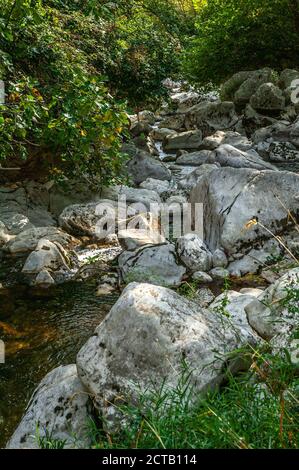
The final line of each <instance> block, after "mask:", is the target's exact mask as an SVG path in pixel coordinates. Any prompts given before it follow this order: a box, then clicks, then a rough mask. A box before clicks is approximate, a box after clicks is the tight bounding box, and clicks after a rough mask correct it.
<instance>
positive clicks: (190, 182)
mask: <svg viewBox="0 0 299 470" xmlns="http://www.w3.org/2000/svg"><path fill="white" fill-rule="evenodd" d="M217 169H218V166H217V165H210V164H208V163H204V164H203V165H200V167H199V168H196V170H193V171H192V172H190V173H189V174H188V175H184V176H183V177H182V178H181V179H179V181H178V188H181V189H184V190H186V191H190V190H191V189H192V188H194V186H196V185H197V184H198V183H199V181H200V179H201V178H202V176H203V175H205V174H206V173H210V172H211V171H213V170H217Z"/></svg>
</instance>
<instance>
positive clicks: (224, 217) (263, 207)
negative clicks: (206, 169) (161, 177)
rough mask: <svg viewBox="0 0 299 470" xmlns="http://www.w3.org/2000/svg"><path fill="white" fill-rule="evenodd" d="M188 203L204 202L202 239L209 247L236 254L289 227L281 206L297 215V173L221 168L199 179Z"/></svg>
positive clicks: (298, 210)
mask: <svg viewBox="0 0 299 470" xmlns="http://www.w3.org/2000/svg"><path fill="white" fill-rule="evenodd" d="M190 202H191V203H202V204H203V205H204V207H203V218H204V221H203V227H204V241H205V242H206V244H207V246H208V247H209V249H210V250H211V251H215V250H216V249H217V248H222V249H224V251H225V252H226V254H227V255H230V254H232V253H239V252H240V250H241V251H242V248H243V249H245V248H246V247H248V246H250V245H252V244H254V243H257V242H258V241H259V240H264V239H269V238H273V235H272V233H273V234H280V233H282V232H283V231H285V230H286V229H287V228H288V227H289V225H290V224H291V221H290V220H289V216H288V211H287V210H286V209H285V208H284V207H283V206H285V207H286V208H287V209H288V210H290V211H291V212H292V213H293V214H294V216H295V217H296V216H297V215H298V214H299V175H296V174H294V173H291V172H286V171H280V172H278V171H269V170H265V171H257V170H251V169H237V168H221V169H218V170H214V171H212V172H210V173H208V174H206V175H204V176H203V177H202V178H201V180H200V182H199V183H198V185H197V186H196V187H195V188H193V190H192V191H191V195H190ZM257 221H258V222H257ZM269 230H270V232H269ZM271 232H272V233H271Z"/></svg>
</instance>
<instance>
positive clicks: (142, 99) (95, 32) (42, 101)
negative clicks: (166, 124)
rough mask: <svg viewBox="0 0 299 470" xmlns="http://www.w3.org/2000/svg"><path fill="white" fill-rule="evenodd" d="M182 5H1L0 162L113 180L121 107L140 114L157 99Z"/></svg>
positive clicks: (182, 22) (182, 28) (9, 0)
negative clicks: (0, 95)
mask: <svg viewBox="0 0 299 470" xmlns="http://www.w3.org/2000/svg"><path fill="white" fill-rule="evenodd" d="M189 3H190V2H188V1H186V2H176V1H175V0H169V1H166V0H156V1H154V2H150V1H147V0H129V1H124V0H118V1H115V2H113V3H112V2H105V1H98V0H79V1H76V2H73V1H71V0H44V1H42V0H0V78H2V79H3V80H4V81H5V86H6V102H5V104H4V105H3V104H2V105H1V106H0V164H2V165H3V166H11V167H15V166H24V163H22V162H23V161H26V167H29V168H31V167H32V168H33V170H34V171H33V174H34V175H39V174H44V173H46V174H47V173H48V172H49V171H50V172H51V174H52V175H53V176H55V177H56V178H57V179H58V180H59V179H61V180H62V179H63V178H64V177H65V176H74V175H77V174H81V175H82V174H83V175H85V176H87V177H88V178H89V180H90V179H92V180H93V181H94V182H95V183H97V184H98V183H101V184H104V185H107V184H112V183H117V182H121V181H122V179H123V173H124V168H125V164H124V163H125V160H126V157H125V156H124V155H123V154H122V153H121V152H120V148H121V144H122V139H123V135H124V134H126V127H127V117H126V114H125V112H124V111H125V106H126V104H125V103H124V100H127V101H128V104H129V105H130V106H133V107H134V108H135V109H138V108H140V106H145V105H147V104H149V103H151V102H154V101H157V100H159V98H161V96H163V87H161V81H162V80H163V79H164V78H165V77H166V76H168V75H171V74H173V73H175V72H177V71H178V68H179V60H178V57H179V53H180V41H181V40H182V38H183V37H184V34H186V31H189V30H190V28H192V19H191V18H192V11H191V10H190V9H189V8H188V4H189ZM187 19H188V21H187ZM111 94H113V95H114V98H112V96H111Z"/></svg>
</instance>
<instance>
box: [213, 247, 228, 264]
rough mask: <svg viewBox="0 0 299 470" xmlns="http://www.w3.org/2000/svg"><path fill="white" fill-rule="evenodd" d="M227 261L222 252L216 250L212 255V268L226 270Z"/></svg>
mask: <svg viewBox="0 0 299 470" xmlns="http://www.w3.org/2000/svg"><path fill="white" fill-rule="evenodd" d="M227 265H228V259H227V256H226V254H225V253H224V251H223V250H219V249H218V250H216V251H214V253H213V268H226V267H227Z"/></svg>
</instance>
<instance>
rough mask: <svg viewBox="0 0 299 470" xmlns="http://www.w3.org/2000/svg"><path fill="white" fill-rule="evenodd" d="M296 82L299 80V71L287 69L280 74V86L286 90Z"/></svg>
mask: <svg viewBox="0 0 299 470" xmlns="http://www.w3.org/2000/svg"><path fill="white" fill-rule="evenodd" d="M294 80H299V71H298V70H292V69H285V70H283V71H282V72H281V74H280V85H281V87H282V88H283V89H284V90H285V89H286V88H289V87H290V86H291V85H292V82H293V81H294Z"/></svg>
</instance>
